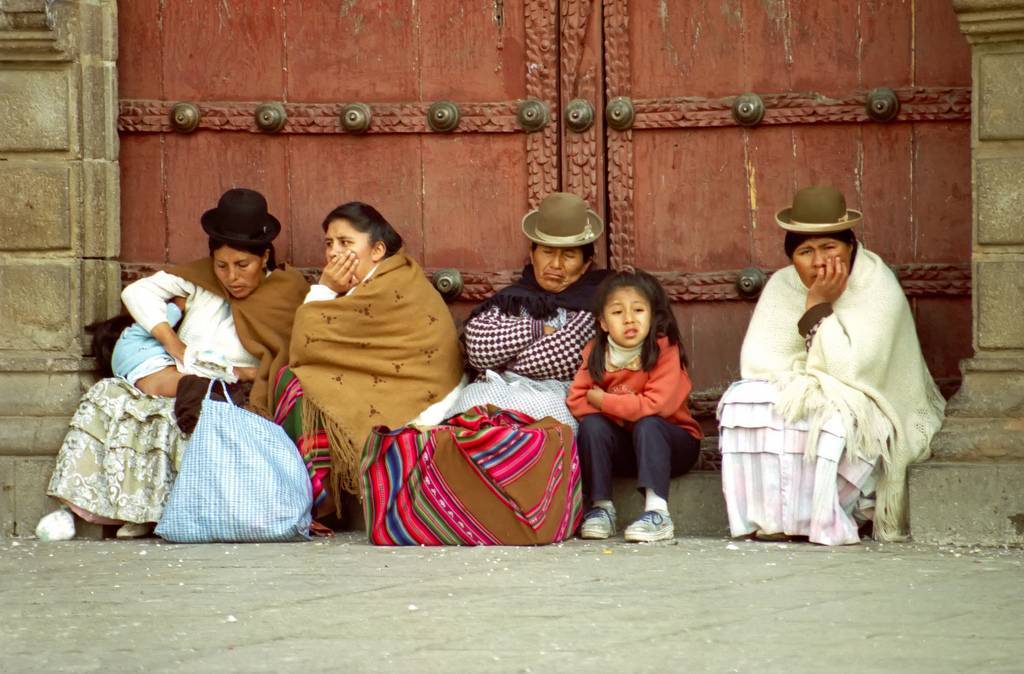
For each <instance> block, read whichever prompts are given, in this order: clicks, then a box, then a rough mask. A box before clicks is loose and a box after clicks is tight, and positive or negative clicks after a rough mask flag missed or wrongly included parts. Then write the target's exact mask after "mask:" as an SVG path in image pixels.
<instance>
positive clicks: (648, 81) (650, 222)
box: [563, 0, 971, 420]
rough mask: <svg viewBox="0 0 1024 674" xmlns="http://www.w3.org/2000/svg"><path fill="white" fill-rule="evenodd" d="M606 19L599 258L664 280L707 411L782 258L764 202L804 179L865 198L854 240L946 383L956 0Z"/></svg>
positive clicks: (963, 249)
mask: <svg viewBox="0 0 1024 674" xmlns="http://www.w3.org/2000/svg"><path fill="white" fill-rule="evenodd" d="M602 24H603V41H604V45H603V47H604V51H603V58H604V74H605V85H606V92H605V103H606V104H607V105H608V109H607V111H606V114H607V116H608V117H607V122H608V126H609V128H608V129H607V131H606V153H607V154H606V158H605V162H606V164H607V173H606V175H607V193H608V204H609V219H610V221H611V237H610V242H611V244H610V245H611V251H610V253H611V263H612V264H613V265H614V266H617V267H623V266H636V267H639V268H643V269H646V270H649V271H652V272H655V273H657V274H658V275H659V276H660V277H661V279H662V280H663V282H664V283H665V285H666V286H667V287H668V289H669V290H670V293H671V295H672V297H673V299H674V300H675V301H676V302H677V305H676V306H677V310H678V311H677V313H678V316H679V318H680V323H681V327H682V328H683V334H684V338H685V341H686V346H687V348H688V349H689V351H690V353H691V354H692V362H693V365H692V371H693V375H694V380H695V388H696V391H697V392H696V393H695V407H696V408H697V410H698V411H701V412H703V413H704V416H705V419H706V420H707V419H709V417H710V414H711V412H713V404H714V401H715V399H716V398H717V396H718V394H719V392H720V391H721V388H722V387H723V386H724V385H726V384H727V383H728V382H729V381H730V380H732V379H734V378H736V377H737V376H738V374H739V373H738V363H739V349H740V345H741V342H742V339H743V335H744V331H745V328H746V325H747V322H748V320H749V317H750V314H751V311H752V309H753V306H754V298H755V297H756V290H757V285H758V282H759V280H760V276H759V274H760V273H762V272H763V273H771V271H773V270H775V269H778V268H780V267H782V266H785V265H786V264H788V260H787V258H786V257H785V254H784V252H783V249H782V238H783V237H782V234H781V233H780V231H779V229H778V227H777V226H776V225H775V222H774V213H775V211H776V210H778V209H780V208H782V207H784V206H786V205H788V203H789V200H790V199H791V198H792V195H793V192H794V191H795V190H796V189H798V188H799V187H801V186H804V185H807V184H811V183H831V184H834V185H835V186H837V187H838V188H840V189H841V190H842V191H843V192H844V193H845V195H846V198H847V202H848V205H849V206H850V207H852V208H858V209H862V210H863V212H864V224H863V227H862V228H861V229H860V231H859V232H858V235H859V236H860V237H861V239H862V240H863V241H864V242H865V244H866V245H867V246H868V247H869V248H870V249H872V250H874V251H876V252H878V253H879V254H880V255H881V256H882V257H883V258H884V259H885V260H886V261H887V262H889V263H890V264H892V265H894V266H895V268H896V269H897V271H898V274H899V276H900V279H901V281H902V282H903V285H904V287H905V288H906V291H907V294H908V296H909V297H910V298H911V302H912V306H913V308H914V311H915V314H916V316H917V320H918V328H919V333H920V336H921V341H922V345H923V348H924V350H925V354H926V356H927V358H928V361H929V364H930V365H931V367H932V371H933V373H934V374H935V376H936V377H938V378H940V379H941V380H943V381H944V382H945V383H946V384H948V385H953V386H955V378H956V377H957V362H958V360H959V359H960V358H963V357H966V356H968V355H969V353H970V326H971V311H970V299H969V292H970V291H969V287H970V273H969V267H968V264H967V263H968V261H969V259H970V240H971V239H970V214H971V210H970V193H971V188H970V161H969V159H970V125H969V121H968V118H969V114H970V90H969V85H970V59H969V51H968V48H967V45H966V42H965V41H964V39H963V38H962V36H961V35H960V34H959V31H958V29H957V24H956V18H955V16H954V13H953V10H952V6H951V5H950V3H948V2H946V3H942V2H925V1H922V0H909V1H908V2H899V3H896V2H880V1H877V0H843V1H841V2H830V3H819V2H796V1H793V0H772V1H770V2H766V1H762V0H723V1H722V2H703V1H698V0H687V1H685V2H681V1H680V2H664V1H662V2H641V1H640V0H632V1H630V0H605V1H604V3H603V16H602ZM880 87H887V88H890V89H891V90H893V91H894V93H895V95H896V97H897V98H898V100H899V104H898V108H897V107H894V106H893V101H892V100H891V99H889V98H886V95H885V93H886V92H883V93H881V94H878V95H877V96H876V97H874V98H872V99H871V100H872V102H873V104H874V106H875V112H874V113H873V114H875V115H877V119H885V118H886V116H887V115H889V114H895V116H894V117H893V118H892V119H891V120H889V121H876V119H875V118H873V117H872V116H870V115H869V112H868V110H867V109H866V107H865V104H866V101H867V98H868V92H869V91H871V90H873V89H876V88H880ZM747 92H750V93H753V94H756V96H748V97H744V98H740V94H744V93H747ZM563 98H564V97H563ZM743 270H747V273H746V274H744V273H743ZM948 388H949V387H948V386H947V390H948Z"/></svg>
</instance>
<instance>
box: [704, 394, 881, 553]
mask: <svg viewBox="0 0 1024 674" xmlns="http://www.w3.org/2000/svg"><path fill="white" fill-rule="evenodd" d="M776 394H777V392H776V389H775V387H774V386H773V385H772V384H770V383H768V382H764V381H741V382H737V383H736V384H734V385H733V386H732V387H731V388H730V389H729V390H728V391H727V392H726V394H725V395H724V396H723V397H722V401H721V403H720V404H719V408H718V418H719V424H720V437H719V446H720V448H721V452H722V490H723V492H724V494H725V502H726V509H727V511H728V514H729V529H730V531H731V533H732V535H733V536H744V535H747V534H752V533H754V532H756V531H760V532H763V533H766V534H775V533H784V534H788V535H790V536H807V537H808V539H809V540H810V541H811V542H812V543H820V544H822V545H846V544H851V543H858V542H860V536H859V533H858V525H859V523H861V522H866V521H868V520H870V519H872V517H873V515H874V503H875V502H874V492H875V483H876V481H877V477H878V474H877V470H876V468H877V464H878V460H877V459H876V460H874V461H867V460H864V459H861V458H858V457H852V458H851V457H850V456H848V454H847V453H846V452H845V451H844V450H845V448H846V438H845V431H844V430H843V424H842V422H841V420H840V419H839V417H838V415H836V416H834V417H833V418H832V419H830V420H829V421H827V422H826V423H825V424H824V427H823V428H822V430H821V432H820V434H819V436H818V442H817V446H816V450H817V456H816V458H815V459H814V460H813V461H808V460H807V458H806V457H805V451H806V449H807V440H808V436H809V433H808V426H807V423H806V422H803V421H800V422H797V423H795V424H789V423H787V422H786V421H785V419H783V418H782V417H781V416H779V414H778V413H777V412H776V411H775V406H774V401H775V397H776Z"/></svg>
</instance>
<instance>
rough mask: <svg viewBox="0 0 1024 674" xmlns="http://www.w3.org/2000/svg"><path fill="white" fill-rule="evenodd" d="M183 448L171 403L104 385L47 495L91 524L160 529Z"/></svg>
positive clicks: (91, 398)
mask: <svg viewBox="0 0 1024 674" xmlns="http://www.w3.org/2000/svg"><path fill="white" fill-rule="evenodd" d="M184 448H185V437H184V436H183V435H182V433H181V431H180V430H179V428H178V426H177V424H176V423H175V419H174V399H173V398H162V397H156V396H148V395H146V394H144V393H142V392H141V391H139V390H138V389H136V388H135V387H134V386H132V385H130V384H128V383H127V382H126V381H124V380H123V379H117V378H113V379H102V380H100V381H99V382H97V383H96V384H95V385H93V387H92V388H90V389H89V390H88V391H87V392H86V393H85V395H84V396H83V397H82V401H81V403H79V405H78V411H77V412H75V415H74V417H72V419H71V424H70V428H69V430H68V434H67V436H65V438H64V444H63V445H61V448H60V453H59V454H58V455H57V465H56V467H55V468H54V470H53V477H52V478H51V479H50V486H49V488H48V489H47V493H48V494H49V495H50V496H53V497H55V498H58V499H61V500H62V501H64V502H66V503H68V504H69V505H70V506H71V507H72V509H73V510H74V511H75V512H76V513H78V514H79V515H81V516H82V517H83V518H85V519H87V520H91V521H94V522H100V523H103V522H110V521H118V522H120V521H124V522H138V523H141V522H156V521H157V520H159V519H160V515H161V513H162V512H163V509H164V504H165V503H166V501H167V497H168V496H169V495H170V492H171V487H172V485H173V484H174V478H175V477H176V476H177V467H178V465H179V464H180V462H181V457H182V453H183V451H184Z"/></svg>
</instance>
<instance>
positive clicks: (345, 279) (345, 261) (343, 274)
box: [320, 250, 359, 295]
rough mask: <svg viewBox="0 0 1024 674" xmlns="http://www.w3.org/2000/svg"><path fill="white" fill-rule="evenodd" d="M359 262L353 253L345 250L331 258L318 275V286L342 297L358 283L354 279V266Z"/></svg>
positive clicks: (357, 280)
mask: <svg viewBox="0 0 1024 674" xmlns="http://www.w3.org/2000/svg"><path fill="white" fill-rule="evenodd" d="M357 264H359V260H358V259H357V258H356V255H355V253H353V252H352V251H350V250H346V251H344V252H343V253H341V254H340V255H338V256H336V257H334V258H332V259H331V260H330V261H329V262H328V263H327V266H325V267H324V271H323V273H322V274H320V285H325V286H327V287H328V288H330V289H331V290H333V291H334V292H336V293H338V294H339V295H344V294H345V293H347V292H348V291H349V290H351V289H352V287H353V286H355V285H356V284H358V283H359V279H357V278H356V275H355V271H356V265H357Z"/></svg>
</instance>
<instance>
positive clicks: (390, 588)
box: [0, 534, 1024, 673]
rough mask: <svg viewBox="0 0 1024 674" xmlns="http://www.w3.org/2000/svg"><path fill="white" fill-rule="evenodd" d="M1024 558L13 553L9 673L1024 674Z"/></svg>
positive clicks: (0, 621)
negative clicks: (569, 673)
mask: <svg viewBox="0 0 1024 674" xmlns="http://www.w3.org/2000/svg"><path fill="white" fill-rule="evenodd" d="M1022 613H1024V551H1021V550H1019V549H1016V550H1014V549H995V550H993V549H971V548H940V547H927V546H922V545H913V544H878V543H870V544H865V545H861V546H854V547H847V548H837V549H828V548H823V547H817V546H811V545H808V544H794V543H789V544H769V543H755V542H747V541H737V542H734V541H730V540H727V539H724V538H679V539H677V540H676V541H673V542H671V543H667V544H652V545H627V544H625V543H623V542H622V541H621V539H619V540H617V541H613V542H611V543H609V544H600V543H592V542H582V541H573V542H570V543H566V544H564V545H557V546H549V547H544V548H402V549H395V548H374V547H372V546H370V545H368V544H366V543H365V542H364V539H363V537H362V536H361V535H356V534H342V535H339V536H338V537H336V538H334V539H331V540H327V541H322V540H321V541H316V542H312V543H305V544H302V543H296V544H284V545H207V546H194V545H171V544H167V543H164V542H162V541H160V540H159V539H147V540H143V541H130V542H120V541H73V542H68V543H52V544H43V543H39V542H37V541H34V540H20V541H17V540H0V671H2V672H36V671H39V672H50V671H76V672H92V671H110V672H131V671H147V672H163V671H166V672H197V671H238V672H293V671H294V672H298V671H303V672H305V671H332V672H345V673H348V672H376V671H394V672H484V671H496V672H563V671H580V672H583V671H589V672H643V671H647V672H669V671H672V672H682V671H711V672H774V671H785V672H789V673H792V672H811V671H824V670H832V671H857V672H875V671H901V672H963V671H984V672H1001V671H1005V672H1020V671H1024V617H1022Z"/></svg>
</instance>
